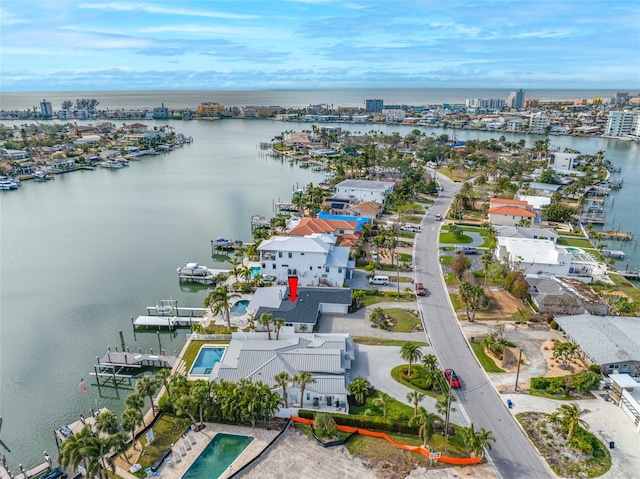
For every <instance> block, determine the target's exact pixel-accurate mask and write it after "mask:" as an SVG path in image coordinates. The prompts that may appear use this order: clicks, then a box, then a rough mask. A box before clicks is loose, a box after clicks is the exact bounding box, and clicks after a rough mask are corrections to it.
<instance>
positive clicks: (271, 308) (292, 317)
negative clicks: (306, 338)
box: [247, 285, 353, 332]
mask: <svg viewBox="0 0 640 479" xmlns="http://www.w3.org/2000/svg"><path fill="white" fill-rule="evenodd" d="M352 301H353V300H352V299H351V289H350V288H319V287H301V288H297V290H296V291H295V292H294V294H293V295H292V294H291V290H290V288H289V287H288V286H281V285H280V286H270V287H266V288H258V289H257V290H256V292H255V294H254V295H253V297H252V298H251V301H250V303H249V304H248V305H247V310H248V311H252V312H255V314H254V318H255V320H256V321H257V320H258V319H259V318H260V316H262V315H263V314H271V316H272V317H273V318H283V319H284V321H285V329H284V330H283V332H285V331H287V332H310V331H313V328H314V327H315V326H316V324H317V323H318V320H319V318H320V316H321V314H322V313H331V314H347V313H348V312H349V306H351V303H352Z"/></svg>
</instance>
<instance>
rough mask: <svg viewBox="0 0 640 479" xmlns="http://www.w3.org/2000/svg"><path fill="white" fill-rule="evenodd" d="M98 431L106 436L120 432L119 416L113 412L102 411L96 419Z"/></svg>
mask: <svg viewBox="0 0 640 479" xmlns="http://www.w3.org/2000/svg"><path fill="white" fill-rule="evenodd" d="M96 429H97V430H98V431H100V432H103V433H105V434H115V433H116V432H118V416H116V413H115V412H113V411H109V410H106V411H102V412H101V413H100V414H98V417H96Z"/></svg>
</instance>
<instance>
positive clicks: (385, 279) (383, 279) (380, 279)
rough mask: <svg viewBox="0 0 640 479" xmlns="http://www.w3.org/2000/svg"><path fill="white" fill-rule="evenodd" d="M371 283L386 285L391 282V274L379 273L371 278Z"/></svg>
mask: <svg viewBox="0 0 640 479" xmlns="http://www.w3.org/2000/svg"><path fill="white" fill-rule="evenodd" d="M369 284H382V285H385V286H386V285H388V284H389V276H385V275H382V274H377V275H375V276H372V277H371V278H369Z"/></svg>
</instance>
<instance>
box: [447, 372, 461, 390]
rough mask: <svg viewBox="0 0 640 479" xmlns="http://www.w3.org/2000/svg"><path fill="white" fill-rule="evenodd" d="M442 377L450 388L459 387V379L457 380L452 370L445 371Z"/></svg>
mask: <svg viewBox="0 0 640 479" xmlns="http://www.w3.org/2000/svg"><path fill="white" fill-rule="evenodd" d="M444 377H445V379H446V380H447V382H448V383H449V386H451V387H452V388H454V389H455V388H459V387H460V378H458V376H457V375H456V372H455V371H454V370H453V369H445V370H444Z"/></svg>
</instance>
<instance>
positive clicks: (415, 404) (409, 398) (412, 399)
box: [407, 391, 426, 416]
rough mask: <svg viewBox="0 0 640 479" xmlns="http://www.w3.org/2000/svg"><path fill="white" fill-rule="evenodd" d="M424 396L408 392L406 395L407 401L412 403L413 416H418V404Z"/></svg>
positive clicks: (417, 392)
mask: <svg viewBox="0 0 640 479" xmlns="http://www.w3.org/2000/svg"><path fill="white" fill-rule="evenodd" d="M425 397H426V396H425V395H424V394H422V393H421V392H420V391H410V392H408V393H407V401H409V402H410V403H413V410H414V412H413V415H414V416H417V415H418V404H419V403H420V401H422V400H423V399H424V398H425Z"/></svg>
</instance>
